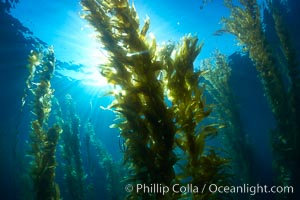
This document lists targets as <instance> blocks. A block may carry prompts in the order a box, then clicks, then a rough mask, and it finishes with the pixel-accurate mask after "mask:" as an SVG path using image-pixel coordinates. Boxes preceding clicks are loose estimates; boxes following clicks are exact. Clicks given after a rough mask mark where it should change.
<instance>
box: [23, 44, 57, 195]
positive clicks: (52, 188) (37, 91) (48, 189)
mask: <svg viewBox="0 0 300 200" xmlns="http://www.w3.org/2000/svg"><path fill="white" fill-rule="evenodd" d="M28 61H29V64H28V68H29V71H30V74H29V76H28V79H27V81H26V84H27V87H28V89H29V90H30V91H31V92H32V94H33V96H34V98H33V101H32V108H33V111H32V114H33V115H34V117H33V118H34V119H33V120H32V122H31V129H32V131H31V134H30V139H31V153H30V155H31V156H32V157H33V159H34V160H33V161H32V163H31V169H30V170H31V177H32V182H33V191H34V194H33V199H39V200H42V199H43V200H45V199H47V200H53V199H57V200H58V199H60V193H59V187H58V185H57V184H56V183H55V168H56V159H55V151H56V145H57V142H58V138H59V135H60V133H61V127H60V126H59V125H57V124H54V125H53V126H51V127H49V125H48V119H49V115H50V111H51V106H52V103H51V102H52V101H51V99H52V96H53V92H54V90H53V89H52V88H51V83H50V80H51V78H52V76H53V72H54V68H55V57H54V51H53V48H48V49H47V50H39V51H32V52H31V54H30V56H29V59H28Z"/></svg>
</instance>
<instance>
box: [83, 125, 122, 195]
mask: <svg viewBox="0 0 300 200" xmlns="http://www.w3.org/2000/svg"><path fill="white" fill-rule="evenodd" d="M84 141H85V142H84V143H85V145H86V149H87V155H88V166H89V176H91V177H93V172H92V171H93V168H94V167H93V165H94V164H93V160H92V154H93V153H94V154H95V156H96V158H97V159H96V162H97V165H98V166H99V167H100V168H101V169H102V170H104V173H106V190H107V196H108V198H109V199H114V200H118V199H120V200H121V199H124V196H125V194H124V192H125V191H124V189H123V188H124V187H125V183H124V182H123V180H122V176H123V175H124V170H123V169H122V168H121V166H120V163H118V162H116V161H114V160H113V158H112V156H111V155H110V154H109V153H108V152H107V151H106V150H105V147H104V145H103V144H102V143H101V141H100V140H99V139H97V138H96V135H95V130H94V127H93V125H92V124H91V122H87V124H86V126H85V139H84Z"/></svg>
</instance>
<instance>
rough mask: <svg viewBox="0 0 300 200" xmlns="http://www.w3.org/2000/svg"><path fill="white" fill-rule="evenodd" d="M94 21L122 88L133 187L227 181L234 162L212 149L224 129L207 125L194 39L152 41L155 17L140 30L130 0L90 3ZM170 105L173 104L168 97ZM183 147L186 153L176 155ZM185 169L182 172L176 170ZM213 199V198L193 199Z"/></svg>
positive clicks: (86, 1) (120, 109)
mask: <svg viewBox="0 0 300 200" xmlns="http://www.w3.org/2000/svg"><path fill="white" fill-rule="evenodd" d="M82 5H83V9H84V10H85V11H86V12H85V13H84V18H85V19H86V20H88V21H89V22H90V23H91V24H92V25H93V27H94V28H95V30H96V32H97V33H98V38H99V40H100V41H101V43H102V44H103V45H104V48H105V50H106V51H107V52H108V55H109V60H110V62H109V63H107V64H106V65H105V66H101V67H100V70H101V72H102V75H103V76H105V77H106V78H107V80H108V82H109V83H111V84H113V85H115V88H116V90H117V91H112V92H111V94H113V95H114V96H115V99H116V100H115V101H114V102H113V103H112V105H111V108H113V109H114V110H115V112H116V113H117V114H118V116H119V121H118V123H117V124H115V125H114V127H118V128H119V129H120V131H121V136H122V137H123V138H124V139H125V145H126V151H125V152H124V160H125V162H126V163H127V166H128V176H127V177H126V180H127V181H128V182H130V183H133V184H136V183H142V184H148V185H150V184H152V183H160V184H162V185H166V186H171V185H172V184H174V183H176V182H179V183H183V180H185V178H191V179H192V183H194V184H195V185H197V186H199V187H200V186H202V184H204V183H209V182H214V183H219V182H223V181H225V180H226V178H227V176H226V172H225V166H226V164H227V160H226V159H224V158H222V157H220V156H219V155H218V154H217V152H216V151H215V150H214V148H210V150H209V151H208V150H207V147H208V146H207V145H206V140H207V138H209V137H212V136H214V135H215V134H216V132H217V125H214V124H208V125H205V124H203V120H204V119H206V118H207V117H208V116H209V114H210V112H211V109H210V107H208V106H207V105H206V103H205V99H204V98H203V97H202V94H203V88H202V87H200V86H199V84H198V83H199V78H200V77H201V76H202V72H201V71H195V68H194V66H193V62H194V60H195V58H196V56H197V55H198V54H199V52H200V50H201V47H202V45H198V39H197V38H196V37H193V36H190V35H188V36H185V37H184V38H183V39H182V41H181V42H180V44H178V45H175V44H168V45H166V46H164V47H162V48H158V47H157V44H156V41H155V38H154V37H152V38H150V37H148V35H147V32H148V29H149V26H150V20H149V18H147V19H146V20H145V22H144V25H143V26H142V27H141V29H140V24H139V19H138V16H137V13H136V11H135V8H134V5H132V6H129V3H128V1H127V0H120V1H117V0H113V1H105V0H104V1H96V0H83V1H82ZM165 99H167V101H168V102H169V103H168V104H167V102H166V100H165ZM176 147H177V148H179V149H181V150H182V153H179V154H178V153H177V154H178V155H176V154H175V151H174V149H175V148H176ZM179 162H180V163H181V164H183V165H184V166H183V167H182V171H181V172H177V171H174V165H175V164H178V163H179ZM185 195H187V194H184V195H183V194H182V195H181V194H165V196H162V194H151V193H147V194H146V193H143V194H141V193H139V194H138V193H132V194H130V195H129V198H130V199H136V198H137V196H141V197H143V198H150V199H157V198H165V199H177V198H180V197H184V196H185ZM193 195H194V198H200V197H202V198H203V199H208V198H209V197H210V195H211V194H209V193H208V192H207V191H206V192H204V193H203V194H193Z"/></svg>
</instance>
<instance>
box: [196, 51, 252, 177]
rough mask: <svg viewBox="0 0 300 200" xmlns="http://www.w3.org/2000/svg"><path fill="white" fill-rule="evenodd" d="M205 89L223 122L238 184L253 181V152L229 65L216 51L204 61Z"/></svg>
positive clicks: (223, 56) (225, 141)
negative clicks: (231, 80)
mask: <svg viewBox="0 0 300 200" xmlns="http://www.w3.org/2000/svg"><path fill="white" fill-rule="evenodd" d="M201 68H202V69H206V70H207V72H206V73H205V74H204V79H205V82H204V84H205V88H206V92H207V93H208V96H209V97H211V98H212V99H213V102H214V103H215V104H216V105H217V106H216V112H215V113H216V114H217V118H218V119H220V120H221V121H220V123H222V124H224V126H225V127H224V129H222V133H223V135H224V145H225V146H226V147H227V148H226V150H227V151H229V154H230V155H231V159H232V166H233V169H234V171H235V176H236V177H235V178H236V180H237V182H238V183H253V180H252V176H251V166H252V165H253V163H252V161H253V160H252V152H251V150H250V144H249V143H247V139H246V134H245V132H244V130H243V125H242V122H241V119H240V113H239V106H238V103H237V101H236V97H235V93H234V91H233V89H232V86H231V84H230V78H231V67H230V63H229V61H228V58H227V57H226V56H225V55H224V54H222V53H221V52H220V51H218V50H217V51H215V52H214V54H213V57H212V58H209V59H206V60H203V62H202V66H201Z"/></svg>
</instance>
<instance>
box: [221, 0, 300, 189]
mask: <svg viewBox="0 0 300 200" xmlns="http://www.w3.org/2000/svg"><path fill="white" fill-rule="evenodd" d="M240 3H241V5H242V7H238V6H234V5H232V3H231V1H227V6H228V7H229V8H230V10H231V16H230V17H229V18H227V19H225V18H224V19H223V21H224V23H225V26H226V29H227V31H229V32H230V33H232V34H234V35H236V36H237V38H238V40H239V41H240V43H241V44H242V45H243V46H245V48H244V49H245V50H247V51H248V52H249V56H250V57H251V59H252V60H253V61H254V63H255V64H256V69H257V71H258V72H259V75H260V78H261V80H262V83H263V87H264V91H265V94H266V96H267V98H268V101H269V104H270V106H271V109H272V112H273V114H274V117H275V119H276V122H277V128H276V130H274V131H272V147H273V152H274V168H275V169H276V173H277V183H279V184H281V185H290V184H295V183H296V182H297V177H298V174H299V173H298V168H299V167H297V166H298V165H297V162H298V161H297V160H298V157H297V155H298V150H299V147H298V146H299V144H298V141H299V140H298V138H299V132H300V131H299V125H298V122H297V121H298V120H299V111H296V110H299V109H297V107H299V106H297V102H296V99H297V98H298V97H297V96H298V95H297V94H298V93H299V72H298V71H297V64H296V63H295V60H294V58H295V57H294V53H295V52H292V48H290V47H291V46H290V45H289V44H290V41H288V38H287V37H288V35H287V34H286V32H284V29H283V27H282V25H283V23H281V22H280V17H279V16H278V14H277V13H276V12H273V17H274V16H275V17H274V21H275V30H276V31H277V35H278V37H279V41H280V44H279V45H281V47H282V49H283V52H284V55H285V57H286V59H287V61H286V63H288V64H287V65H285V64H284V63H283V62H280V61H279V60H278V59H277V56H275V53H274V52H273V51H272V45H270V43H268V41H267V38H266V35H265V33H264V31H263V24H262V19H261V15H260V10H259V6H258V4H257V2H256V0H248V1H246V0H240ZM280 69H284V71H288V73H286V74H283V73H281V70H280ZM285 76H287V78H288V80H289V83H288V84H287V85H286V84H285V83H284V82H283V80H284V78H286V77H285ZM297 112H298V113H297Z"/></svg>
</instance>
